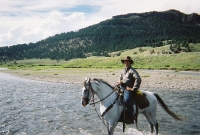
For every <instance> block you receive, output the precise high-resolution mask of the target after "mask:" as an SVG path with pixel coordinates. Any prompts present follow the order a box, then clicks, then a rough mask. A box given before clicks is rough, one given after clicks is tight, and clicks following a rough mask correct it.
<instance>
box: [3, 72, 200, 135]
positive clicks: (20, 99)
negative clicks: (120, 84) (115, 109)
mask: <svg viewBox="0 0 200 135" xmlns="http://www.w3.org/2000/svg"><path fill="white" fill-rule="evenodd" d="M81 87H82V86H80V85H77V84H61V83H48V82H41V81H33V80H27V79H22V78H17V77H13V76H11V75H8V74H4V73H0V107H1V108H0V135H106V134H107V130H106V127H105V126H104V124H103V123H102V122H101V120H100V119H99V117H98V115H97V114H96V112H95V110H94V107H92V106H87V107H82V105H81V102H80V101H81ZM143 90H149V91H153V92H156V93H157V94H159V95H160V96H161V98H162V99H163V100H164V101H165V103H166V104H167V105H168V107H169V108H170V109H171V110H172V111H173V112H175V113H177V114H179V115H181V116H182V117H184V120H183V121H181V122H180V121H176V120H174V119H173V118H171V117H170V116H169V115H168V114H167V113H166V112H165V111H164V110H163V109H162V108H161V107H160V106H159V105H158V111H157V121H158V123H159V134H160V135H195V134H196V135H198V134H200V106H199V105H200V89H199V90H190V91H188V90H169V89H143ZM96 108H97V110H98V109H99V106H98V105H96ZM138 128H139V131H140V132H137V130H136V127H135V125H127V126H126V132H125V133H123V132H122V124H121V123H118V125H117V127H116V128H115V132H114V134H116V135H121V134H124V135H129V134H136V135H138V134H142V135H143V134H144V135H147V134H150V133H149V131H150V129H149V127H148V124H147V122H146V120H145V119H144V117H143V116H142V115H139V117H138Z"/></svg>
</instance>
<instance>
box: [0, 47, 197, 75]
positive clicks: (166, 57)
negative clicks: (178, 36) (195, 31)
mask: <svg viewBox="0 0 200 135" xmlns="http://www.w3.org/2000/svg"><path fill="white" fill-rule="evenodd" d="M190 46H191V47H192V49H194V50H196V52H188V53H185V52H182V53H178V54H161V53H158V52H162V51H163V50H167V49H169V45H167V46H163V47H157V48H152V47H142V50H143V52H141V51H140V50H141V49H140V48H136V49H131V50H124V51H122V52H121V55H120V56H114V57H89V58H79V59H71V60H69V61H64V60H60V61H56V60H50V59H28V60H19V61H17V64H14V62H13V61H10V62H7V63H6V64H2V65H0V66H1V67H8V68H10V69H22V70H26V69H29V70H30V69H32V70H33V71H38V72H39V71H40V70H48V69H53V68H55V69H59V70H63V69H66V68H100V69H119V68H122V67H123V64H122V63H121V59H122V58H124V57H125V56H127V55H129V56H131V57H132V58H133V60H134V65H133V66H134V67H135V68H138V69H172V70H177V71H178V70H200V44H191V45H190ZM153 49H154V52H155V53H153V54H151V53H150V50H153ZM112 54H115V52H113V53H112ZM55 75H56V74H55Z"/></svg>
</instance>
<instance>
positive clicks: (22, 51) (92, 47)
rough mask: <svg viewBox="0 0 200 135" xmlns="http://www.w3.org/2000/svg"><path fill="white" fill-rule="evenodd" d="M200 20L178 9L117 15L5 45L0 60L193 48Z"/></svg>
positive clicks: (197, 39) (74, 56) (60, 57)
mask: <svg viewBox="0 0 200 135" xmlns="http://www.w3.org/2000/svg"><path fill="white" fill-rule="evenodd" d="M199 24H200V15H198V14H196V13H193V14H185V13H182V12H180V11H176V10H168V11H164V12H155V11H153V12H146V13H129V14H125V15H117V16H113V17H112V18H111V19H108V20H105V21H103V22H100V23H98V24H96V25H92V26H89V27H86V28H83V29H80V30H78V31H76V32H67V33H61V34H56V35H55V36H52V37H49V38H47V39H43V40H41V41H38V42H36V43H29V44H18V45H13V46H9V47H1V48H0V62H1V63H5V62H8V61H11V60H23V59H51V60H70V59H74V58H86V57H90V56H110V53H111V52H117V51H121V50H125V49H135V48H140V47H148V46H149V47H153V48H156V47H161V46H164V45H171V46H172V47H171V48H172V49H171V51H174V52H176V53H178V52H181V51H185V52H191V51H195V50H196V49H198V47H196V43H200V25H199ZM191 43H194V44H193V49H191V47H190V46H189V44H191ZM118 55H120V54H118Z"/></svg>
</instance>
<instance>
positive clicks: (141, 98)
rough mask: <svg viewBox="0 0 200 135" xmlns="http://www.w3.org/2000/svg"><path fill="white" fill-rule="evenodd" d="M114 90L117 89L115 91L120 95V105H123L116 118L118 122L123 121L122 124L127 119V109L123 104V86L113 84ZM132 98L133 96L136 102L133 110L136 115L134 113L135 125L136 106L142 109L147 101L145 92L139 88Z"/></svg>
mask: <svg viewBox="0 0 200 135" xmlns="http://www.w3.org/2000/svg"><path fill="white" fill-rule="evenodd" d="M114 90H115V91H117V93H118V94H119V95H120V105H122V106H124V110H123V111H122V113H121V116H120V118H119V120H118V122H123V125H124V123H126V120H127V119H129V118H128V117H129V115H128V114H127V111H126V109H125V104H124V102H123V91H124V89H123V87H120V86H115V87H114ZM132 98H133V100H134V102H135V103H136V110H135V111H136V115H135V118H134V120H135V121H136V126H137V116H138V107H139V108H140V109H144V108H146V107H148V106H149V101H148V100H147V98H146V94H145V93H143V92H142V91H140V90H138V91H137V92H136V93H134V94H133V97H132ZM123 127H124V126H123Z"/></svg>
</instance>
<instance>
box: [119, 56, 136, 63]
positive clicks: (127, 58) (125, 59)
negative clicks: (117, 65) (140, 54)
mask: <svg viewBox="0 0 200 135" xmlns="http://www.w3.org/2000/svg"><path fill="white" fill-rule="evenodd" d="M124 61H130V63H131V64H133V60H132V58H131V57H130V56H126V57H125V58H124V59H122V60H121V62H122V63H124Z"/></svg>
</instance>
